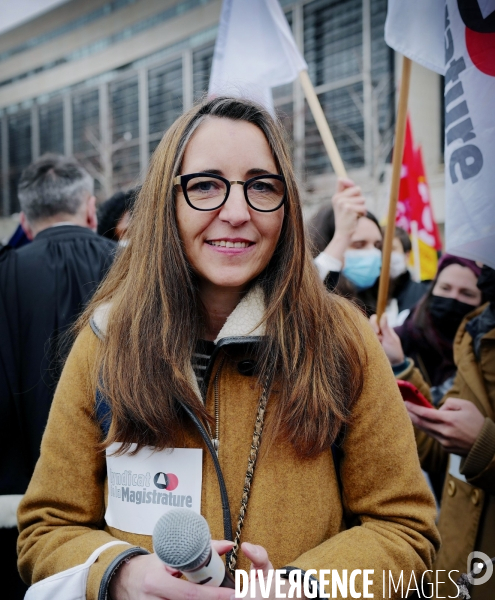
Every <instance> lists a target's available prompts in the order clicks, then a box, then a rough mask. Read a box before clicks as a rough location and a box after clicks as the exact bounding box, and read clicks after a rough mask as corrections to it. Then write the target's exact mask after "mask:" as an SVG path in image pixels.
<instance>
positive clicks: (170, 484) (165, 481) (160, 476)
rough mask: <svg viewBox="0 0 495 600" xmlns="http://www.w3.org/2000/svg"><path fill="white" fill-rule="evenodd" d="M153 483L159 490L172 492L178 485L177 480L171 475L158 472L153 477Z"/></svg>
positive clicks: (175, 476)
mask: <svg viewBox="0 0 495 600" xmlns="http://www.w3.org/2000/svg"><path fill="white" fill-rule="evenodd" d="M153 483H154V484H155V486H156V487H157V488H158V489H159V490H167V491H169V492H173V491H174V490H175V488H176V487H177V486H178V485H179V478H178V477H177V475H174V474H173V473H162V472H159V473H157V474H156V475H155V476H154V477H153Z"/></svg>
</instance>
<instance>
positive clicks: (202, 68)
mask: <svg viewBox="0 0 495 600" xmlns="http://www.w3.org/2000/svg"><path fill="white" fill-rule="evenodd" d="M281 4H282V6H283V8H284V10H285V12H286V16H287V19H288V21H289V23H290V25H291V27H292V30H293V32H294V37H295V39H296V42H297V44H298V45H299V47H300V48H301V50H302V51H303V53H304V56H305V58H306V61H307V62H308V65H309V73H310V76H311V79H312V81H313V84H314V85H315V87H316V91H317V93H318V95H319V98H320V101H321V103H322V105H323V108H324V111H325V114H326V116H327V119H328V121H329V124H330V127H331V129H332V131H333V133H334V136H335V139H336V142H337V146H338V148H339V150H340V152H341V154H342V157H343V160H344V162H345V164H346V167H347V168H348V169H349V170H350V171H351V172H353V170H354V171H356V172H360V173H366V176H367V177H371V178H379V177H380V172H381V170H383V168H384V167H383V165H384V164H385V162H386V159H387V157H388V156H389V153H390V149H391V145H392V130H393V122H394V87H395V67H394V56H393V52H392V51H391V50H389V49H388V47H387V46H386V45H385V42H384V40H383V27H384V22H385V17H386V8H387V2H386V0H282V2H281ZM220 10H221V1H220V0H181V1H178V0H70V1H69V2H67V3H65V4H62V5H61V6H58V7H57V8H55V9H53V10H51V11H50V12H48V13H45V14H44V15H42V16H40V17H38V18H36V19H34V20H32V21H30V22H29V23H26V24H24V25H22V26H20V27H17V28H16V29H13V30H11V31H9V32H7V33H5V34H3V35H1V36H0V125H1V127H0V165H1V169H0V216H3V217H7V216H9V215H11V214H12V213H15V212H17V211H18V210H19V204H18V200H17V193H16V187H17V181H18V178H19V175H20V173H21V171H22V169H23V168H25V167H26V166H27V165H28V164H29V163H30V162H31V161H32V160H34V159H36V158H37V157H38V156H40V155H41V154H43V153H44V152H59V153H65V154H67V155H74V156H76V157H77V158H78V159H80V160H81V162H83V164H85V165H86V166H87V168H88V169H89V170H90V171H91V173H92V174H93V175H94V177H95V179H96V181H97V194H98V196H99V198H100V199H104V198H106V197H108V196H109V195H110V194H112V193H113V192H114V191H116V190H118V189H125V188H128V187H131V186H133V185H135V184H136V183H138V182H139V181H140V180H141V179H142V177H143V175H144V173H145V172H146V168H147V165H148V161H149V157H150V155H151V153H152V152H153V150H154V148H155V147H156V146H157V144H158V142H159V140H160V139H161V137H162V135H163V133H164V131H166V130H167V128H168V127H169V126H170V124H171V123H172V122H173V121H174V119H175V118H176V117H177V116H178V115H179V114H180V113H181V112H182V111H183V110H184V109H187V108H189V107H190V106H192V104H193V103H194V101H195V100H197V99H198V98H200V97H202V96H203V95H204V94H205V93H206V91H207V88H208V80H209V74H210V68H211V62H212V57H213V50H214V44H215V38H216V34H217V30H218V21H219V16H220ZM274 98H275V104H276V108H277V111H278V112H279V114H280V116H281V117H282V119H283V122H284V124H285V126H286V128H287V130H288V132H289V136H290V139H291V141H292V151H293V157H294V164H295V168H296V172H297V173H298V176H299V178H300V181H301V182H302V184H303V188H304V189H305V190H306V191H307V192H308V194H310V193H311V191H312V190H314V189H316V188H317V187H318V181H327V178H328V176H329V175H330V174H331V167H330V164H329V161H328V158H327V156H326V153H325V151H324V148H323V145H322V142H321V140H320V137H319V134H318V131H317V129H316V126H315V124H314V121H313V118H312V116H311V113H310V111H309V109H308V107H307V104H306V103H305V100H304V96H303V94H302V90H301V88H300V85H299V83H298V82H295V83H294V84H291V85H288V86H283V88H278V89H275V90H274Z"/></svg>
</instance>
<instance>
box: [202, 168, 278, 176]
mask: <svg viewBox="0 0 495 600" xmlns="http://www.w3.org/2000/svg"><path fill="white" fill-rule="evenodd" d="M197 172H198V173H211V174H212V175H221V176H222V177H224V173H223V171H222V170H221V169H201V170H200V171H197ZM272 174H273V172H272V171H267V170H266V169H261V168H258V167H254V168H253V169H249V171H246V175H250V176H251V177H254V176H256V175H272Z"/></svg>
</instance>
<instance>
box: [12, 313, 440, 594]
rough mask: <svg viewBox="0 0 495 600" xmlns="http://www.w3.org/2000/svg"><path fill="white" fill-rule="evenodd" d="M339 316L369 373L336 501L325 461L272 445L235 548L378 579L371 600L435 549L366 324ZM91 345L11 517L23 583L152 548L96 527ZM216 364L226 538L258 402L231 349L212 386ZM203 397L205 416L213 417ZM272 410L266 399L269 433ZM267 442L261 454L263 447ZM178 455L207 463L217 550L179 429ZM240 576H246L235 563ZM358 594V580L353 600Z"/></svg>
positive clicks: (424, 491) (84, 346) (239, 356)
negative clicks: (195, 468) (250, 546)
mask: <svg viewBox="0 0 495 600" xmlns="http://www.w3.org/2000/svg"><path fill="white" fill-rule="evenodd" d="M241 304H242V303H241ZM236 311H237V309H236ZM236 311H234V313H235V312H236ZM241 312H242V311H241ZM234 313H233V314H234ZM349 314H350V315H351V314H352V318H354V319H360V322H361V328H362V334H363V338H364V341H365V345H366V350H367V354H368V366H367V368H366V372H365V373H364V389H363V392H362V395H361V396H360V398H359V400H358V401H357V402H356V404H355V406H354V408H353V413H352V422H351V424H350V426H349V427H348V429H347V432H346V436H345V440H344V443H343V456H342V459H341V461H340V470H341V481H342V489H339V484H338V480H337V477H336V472H335V468H334V462H333V458H332V453H331V449H330V448H329V449H328V451H327V452H324V453H323V454H321V455H320V456H318V457H317V458H315V459H312V460H302V459H301V458H299V457H298V456H297V454H296V452H295V451H294V448H293V447H291V446H290V445H288V444H286V443H280V442H278V441H274V442H273V443H272V444H271V445H270V448H269V451H268V452H263V444H262V451H261V455H260V457H259V461H258V465H257V467H256V473H255V476H254V481H253V486H252V492H251V498H250V501H249V506H248V512H247V517H246V521H245V525H244V529H243V533H242V541H250V542H253V543H255V544H261V545H262V546H264V547H265V548H266V549H267V550H268V554H269V556H270V558H271V561H272V563H273V565H274V567H275V568H281V567H283V566H287V565H291V566H294V567H298V568H301V569H304V570H307V569H338V570H339V572H342V570H343V569H348V571H349V572H350V571H352V570H354V569H374V575H373V577H372V579H373V581H374V585H373V586H372V588H370V589H371V590H372V591H374V593H375V598H381V597H382V596H381V578H382V571H383V570H386V571H387V572H388V571H389V570H390V571H392V573H393V575H394V579H395V580H397V579H398V578H399V574H400V571H401V570H403V571H404V577H407V580H408V579H409V576H410V573H411V571H415V573H416V575H419V577H420V576H421V574H422V573H423V572H424V571H425V570H426V569H431V568H432V564H433V561H434V558H435V553H436V550H437V549H438V546H439V537H438V532H437V529H436V526H435V522H434V520H435V513H436V510H435V504H434V500H433V497H432V495H431V493H430V491H429V489H428V487H427V485H426V482H425V479H424V477H423V475H422V473H421V470H420V465H419V460H418V455H417V451H416V443H415V439H414V434H413V428H412V425H411V422H410V419H409V417H408V415H407V412H406V410H405V407H404V404H403V401H402V399H401V396H400V394H399V392H398V389H397V384H396V383H395V379H394V376H393V373H392V370H391V368H390V366H389V363H388V360H387V358H386V356H385V354H384V353H383V351H382V349H381V347H380V345H379V343H378V341H377V339H376V336H375V334H374V333H373V332H372V330H371V329H370V327H369V325H368V323H367V321H366V320H365V319H364V318H362V317H357V316H356V313H355V312H354V311H352V313H351V312H350V313H349ZM231 317H232V315H231ZM350 318H351V317H350ZM230 320H231V321H232V319H230ZM231 325H232V322H231ZM241 329H242V328H241ZM231 330H233V331H234V332H236V331H238V330H236V328H235V327H234V328H233V329H232V327H231ZM237 335H239V334H238V333H237ZM100 343H101V341H100V340H99V339H98V338H97V337H96V335H95V334H94V333H93V331H91V329H90V328H89V327H87V328H86V329H85V330H84V331H83V332H82V333H81V334H80V335H79V337H78V339H77V340H76V342H75V345H74V347H73V349H72V351H71V353H70V355H69V358H68V360H67V363H66V365H65V368H64V371H63V373H62V377H61V379H60V383H59V385H58V388H57V391H56V394H55V398H54V401H53V405H52V409H51V412H50V417H49V420H48V425H47V428H46V432H45V435H44V438H43V442H42V447H41V458H40V460H39V462H38V464H37V466H36V470H35V473H34V476H33V478H32V481H31V483H30V486H29V489H28V491H27V493H26V496H25V497H24V499H23V501H22V503H21V505H20V508H19V513H18V519H19V527H20V532H21V533H20V538H19V545H18V549H19V568H20V572H21V575H22V577H23V579H24V580H25V581H26V582H28V583H32V582H36V581H39V580H40V579H43V578H46V577H48V576H50V575H52V574H54V573H57V572H60V571H63V570H65V569H69V568H70V567H73V566H75V565H78V564H81V563H83V562H84V561H85V560H86V559H87V557H88V556H89V555H90V554H91V552H92V551H93V550H95V549H96V548H98V547H100V546H102V545H103V544H104V543H106V542H108V541H111V540H114V539H119V540H125V541H128V542H130V543H131V544H133V545H137V546H142V547H144V548H146V549H148V550H150V551H151V549H152V545H151V538H150V537H148V536H142V535H135V534H131V533H126V532H123V531H119V530H116V529H112V528H111V527H109V526H108V525H107V524H106V523H105V521H104V514H105V507H106V502H107V494H108V487H107V478H106V466H105V456H104V454H103V453H102V452H99V451H97V448H96V447H97V444H98V442H99V441H100V440H101V429H100V426H99V424H98V422H97V421H96V419H95V416H94V407H95V398H94V396H93V393H92V391H91V390H92V385H91V381H90V378H89V373H90V364H91V361H92V360H93V357H94V354H95V348H96V345H97V344H100ZM236 348H237V349H236ZM243 352H244V353H243ZM221 357H224V358H225V361H224V364H223V367H222V371H221V375H220V377H219V392H220V406H219V408H220V453H219V460H220V464H221V467H222V470H223V474H224V478H225V482H226V486H227V491H228V496H229V500H230V505H231V510H232V527H233V529H234V530H235V527H236V523H237V516H238V509H239V505H240V499H241V492H242V487H243V483H244V477H245V472H246V466H247V460H248V454H249V448H250V443H251V439H252V433H253V427H254V420H255V415H256V409H257V404H258V398H259V389H258V387H257V386H256V379H255V377H253V376H249V375H248V376H246V375H242V374H240V373H239V371H238V368H237V367H238V364H239V362H240V361H241V360H243V359H245V358H246V354H245V350H244V351H241V350H239V347H238V346H234V345H232V346H229V345H228V344H227V345H226V346H225V350H220V351H219V353H218V355H217V358H216V360H215V364H214V366H213V371H212V372H213V375H214V374H215V371H216V369H217V367H218V363H219V360H220V359H221ZM212 380H213V377H212V378H211V379H210V381H212ZM212 387H213V385H212V384H210V386H209V389H208V393H207V406H208V407H209V408H210V410H211V411H212V412H213V390H212ZM276 401H277V398H276V392H273V393H272V396H271V397H270V398H269V401H268V412H267V419H269V418H270V411H269V407H270V404H271V403H274V402H276ZM264 442H265V447H266V444H267V442H268V440H266V439H265V440H264ZM184 447H192V448H203V449H204V450H203V481H202V500H201V512H202V514H203V515H204V516H205V518H206V519H207V521H208V523H209V525H210V529H211V533H212V537H213V538H214V539H223V537H224V533H223V522H222V510H221V501H220V494H219V488H218V483H217V477H216V474H215V471H214V467H213V463H212V459H211V457H210V455H209V453H208V452H207V450H206V448H205V446H204V444H203V442H202V439H201V438H200V436H199V434H198V432H197V431H196V430H195V428H194V426H193V425H192V424H191V425H190V426H187V427H186V431H185V443H184ZM344 508H345V512H346V517H347V518H346V522H347V523H348V526H349V528H347V529H346V525H345V524H344ZM125 548H126V547H124V546H116V547H112V548H110V549H108V550H106V551H105V552H104V553H103V554H102V555H101V556H100V558H99V559H98V561H97V562H96V563H95V564H94V565H93V566H92V568H91V570H90V575H89V579H88V583H87V599H88V600H96V599H97V597H98V590H99V586H100V581H101V579H102V576H103V573H104V571H105V569H106V568H107V566H108V565H109V564H110V563H111V562H112V560H113V559H114V558H115V557H116V556H117V555H118V554H120V553H121V552H122V551H123V550H124V549H125ZM237 566H238V567H239V568H241V569H249V564H248V562H247V561H246V560H245V559H244V558H243V556H242V553H240V560H239V562H238V565H237ZM361 581H362V579H359V578H358V579H356V582H357V584H358V585H357V586H356V588H357V589H358V590H359V591H362V590H360V588H359V584H360V582H361ZM392 597H400V595H399V594H396V596H392Z"/></svg>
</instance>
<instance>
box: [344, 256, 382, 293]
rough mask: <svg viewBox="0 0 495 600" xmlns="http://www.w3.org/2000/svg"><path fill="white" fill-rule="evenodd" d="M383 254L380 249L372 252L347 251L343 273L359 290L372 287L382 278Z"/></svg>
mask: <svg viewBox="0 0 495 600" xmlns="http://www.w3.org/2000/svg"><path fill="white" fill-rule="evenodd" d="M381 268H382V253H381V252H380V250H378V248H372V249H370V250H346V251H345V255H344V268H343V270H342V273H343V275H344V276H345V277H347V279H348V280H349V281H351V282H352V283H353V284H354V285H355V286H356V287H357V288H358V289H359V290H367V289H368V288H370V287H372V286H373V284H374V283H375V281H376V280H377V279H378V277H379V276H380V269H381Z"/></svg>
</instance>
